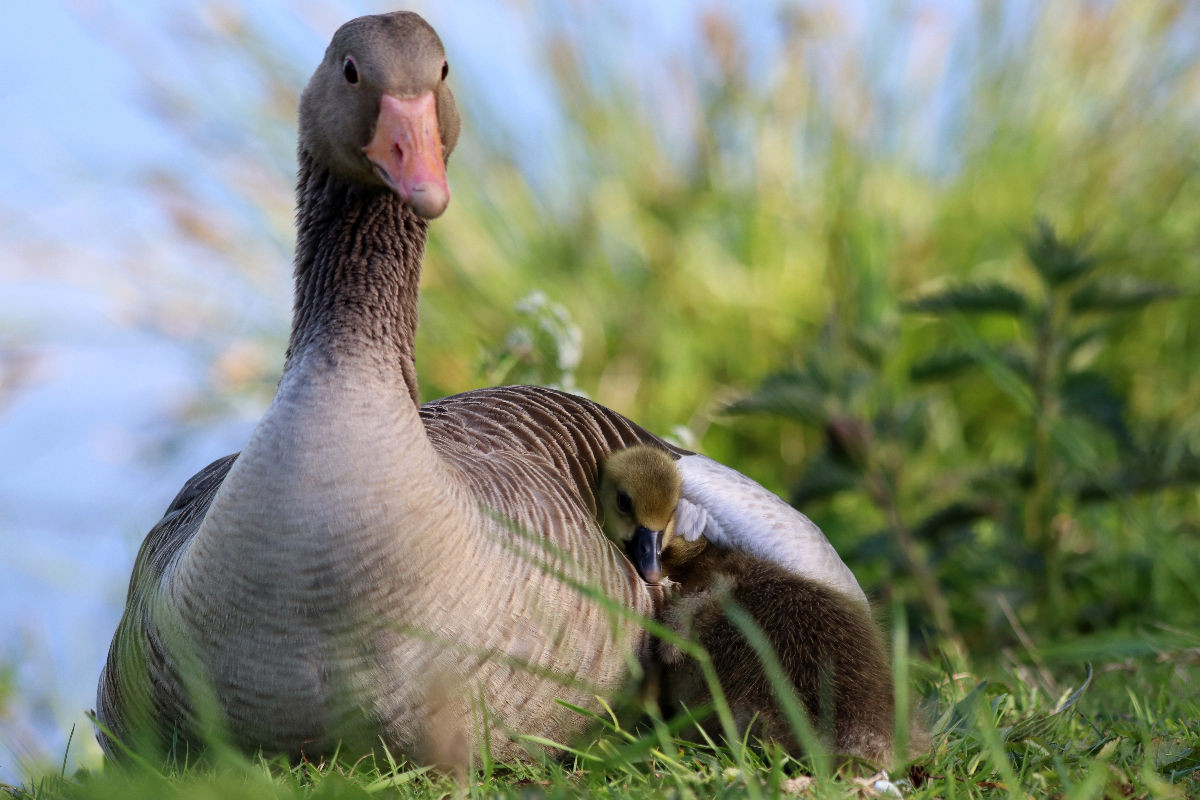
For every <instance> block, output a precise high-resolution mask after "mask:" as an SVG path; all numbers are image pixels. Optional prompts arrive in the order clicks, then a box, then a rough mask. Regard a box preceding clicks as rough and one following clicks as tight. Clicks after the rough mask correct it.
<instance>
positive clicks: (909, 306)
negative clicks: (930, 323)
mask: <svg viewBox="0 0 1200 800" xmlns="http://www.w3.org/2000/svg"><path fill="white" fill-rule="evenodd" d="M1031 306H1032V303H1031V302H1030V301H1029V300H1028V299H1027V298H1026V297H1025V295H1023V294H1021V293H1020V292H1019V291H1017V290H1016V289H1014V288H1013V287H1011V286H1009V285H1008V284H1004V283H970V284H963V285H961V286H953V287H951V288H949V289H944V290H942V291H940V292H934V293H932V294H928V295H926V296H924V297H918V298H917V299H915V300H909V301H908V302H907V303H904V306H903V307H904V309H905V310H906V311H922V312H925V313H929V314H940V313H944V312H947V311H957V312H959V313H962V314H1008V315H1011V316H1021V315H1023V314H1024V313H1025V312H1026V310H1027V309H1028V308H1030V307H1031Z"/></svg>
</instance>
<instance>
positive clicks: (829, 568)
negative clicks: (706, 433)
mask: <svg viewBox="0 0 1200 800" xmlns="http://www.w3.org/2000/svg"><path fill="white" fill-rule="evenodd" d="M676 463H677V464H678V466H679V471H680V473H681V474H682V475H683V492H682V494H681V496H680V499H679V504H678V505H677V506H676V507H675V530H676V532H677V533H679V534H682V535H683V537H684V539H686V540H687V541H689V542H690V541H695V539H696V538H697V537H699V536H701V535H703V536H704V537H705V538H706V539H708V540H709V541H710V542H712V543H713V544H716V545H720V546H721V547H727V548H730V549H732V550H742V551H744V552H747V553H752V554H753V555H756V556H760V557H762V558H766V559H769V560H771V561H774V562H775V563H777V564H779V565H780V566H782V567H783V568H785V569H787V570H789V571H791V572H794V573H796V574H797V575H803V576H804V577H806V578H811V579H813V580H815V581H818V582H820V583H823V584H825V585H826V586H829V587H831V588H834V589H837V590H838V591H841V592H843V593H845V594H847V595H849V596H851V597H854V598H857V599H859V600H861V601H862V602H863V603H864V604H866V603H867V596H866V594H864V593H863V590H862V587H861V586H859V585H858V581H857V580H855V578H854V573H853V572H851V571H850V568H849V567H847V566H846V564H845V563H844V562H843V561H842V559H841V556H839V555H838V554H837V551H836V550H834V549H833V545H831V544H830V543H829V540H828V539H826V538H825V534H824V533H822V532H821V529H820V528H818V527H817V526H816V525H815V524H814V523H813V521H812V520H810V519H809V518H808V517H806V516H804V515H803V514H801V513H800V512H799V511H797V510H796V509H794V508H792V507H791V506H789V505H788V504H787V503H785V502H783V500H780V499H779V498H778V497H776V496H775V495H774V494H773V493H771V492H769V491H767V489H765V488H763V487H762V486H761V485H759V484H757V483H755V482H754V481H752V480H750V479H749V478H747V477H746V476H745V475H743V474H742V473H740V472H738V471H737V470H733V469H730V468H729V467H726V466H725V465H723V464H719V463H717V462H716V461H713V460H712V459H711V458H708V457H707V456H702V455H698V454H697V455H690V456H683V457H682V458H680V459H679V461H677V462H676Z"/></svg>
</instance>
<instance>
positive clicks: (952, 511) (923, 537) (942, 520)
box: [913, 500, 1002, 541]
mask: <svg viewBox="0 0 1200 800" xmlns="http://www.w3.org/2000/svg"><path fill="white" fill-rule="evenodd" d="M1001 510H1002V509H1001V507H1000V505H999V503H998V502H997V501H994V500H992V501H987V500H965V501H964V500H960V501H956V502H953V503H951V504H950V505H948V506H945V507H943V508H940V509H938V510H937V511H935V512H933V513H932V514H930V515H929V516H928V517H926V518H925V519H924V520H922V521H921V523H920V524H919V525H917V527H916V528H915V530H914V531H913V535H914V536H915V537H916V538H917V540H918V541H928V540H931V539H936V538H938V537H939V536H940V535H941V534H942V533H943V532H944V531H945V530H946V529H948V528H957V527H961V526H963V525H969V524H971V523H973V522H975V521H977V520H980V519H984V518H987V517H995V516H998V515H999V514H1000V512H1001Z"/></svg>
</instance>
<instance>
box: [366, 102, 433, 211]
mask: <svg viewBox="0 0 1200 800" xmlns="http://www.w3.org/2000/svg"><path fill="white" fill-rule="evenodd" d="M363 152H364V153H366V155H367V159H368V160H370V162H371V164H372V165H373V166H374V167H375V171H376V172H377V173H378V174H379V177H380V178H381V179H382V180H383V182H384V183H386V184H387V185H388V186H390V187H391V188H392V190H393V191H394V192H396V194H398V195H400V197H401V198H402V199H403V200H404V202H406V203H408V204H409V206H411V207H412V209H413V211H415V212H417V214H419V215H420V216H422V217H424V218H425V219H433V218H434V217H437V216H439V215H440V214H441V213H442V212H443V211H445V210H446V204H447V203H449V202H450V187H448V186H447V185H446V161H445V159H444V158H442V136H441V131H440V130H439V129H438V118H437V101H436V100H435V99H434V97H433V92H426V93H425V94H423V95H420V96H418V97H414V98H412V99H407V100H402V99H400V98H397V97H393V96H392V95H390V94H384V95H381V96H380V98H379V117H378V118H377V119H376V120H375V135H374V136H373V137H372V138H371V141H370V143H369V144H368V145H367V146H366V147H364V148H363Z"/></svg>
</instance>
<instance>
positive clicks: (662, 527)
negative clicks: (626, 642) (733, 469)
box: [599, 445, 683, 583]
mask: <svg viewBox="0 0 1200 800" xmlns="http://www.w3.org/2000/svg"><path fill="white" fill-rule="evenodd" d="M682 488H683V478H682V477H681V476H680V474H679V469H678V467H676V466H675V461H674V459H672V458H671V456H670V455H669V454H668V453H667V452H666V451H665V450H660V449H659V448H657V447H650V446H648V445H635V446H633V447H627V448H625V449H623V450H616V451H614V452H613V453H611V454H609V456H608V457H607V458H606V459H605V460H604V464H603V465H602V466H601V468H600V489H599V501H600V512H601V526H602V527H603V528H604V533H605V535H607V536H608V538H610V539H612V540H613V541H614V542H616V543H617V545H619V546H620V547H622V548H623V549H624V550H625V553H626V554H627V555H628V556H629V560H630V561H632V562H633V565H634V567H636V568H637V571H638V573H639V574H640V575H641V576H642V578H643V579H644V580H645V581H646V582H647V583H658V582H659V581H661V580H662V579H663V566H662V552H663V547H664V546H665V544H666V543H667V542H670V541H671V539H672V538H673V536H674V529H675V506H676V505H678V503H679V495H680V492H681V491H682Z"/></svg>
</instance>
